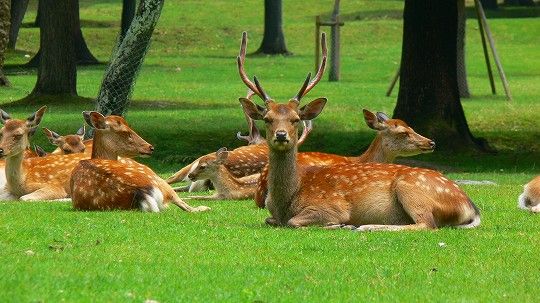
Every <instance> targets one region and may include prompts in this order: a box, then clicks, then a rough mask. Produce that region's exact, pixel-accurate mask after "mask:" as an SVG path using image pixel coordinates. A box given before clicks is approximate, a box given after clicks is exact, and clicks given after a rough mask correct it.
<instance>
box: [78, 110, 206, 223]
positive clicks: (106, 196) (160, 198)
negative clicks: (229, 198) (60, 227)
mask: <svg viewBox="0 0 540 303" xmlns="http://www.w3.org/2000/svg"><path fill="white" fill-rule="evenodd" d="M84 115H85V119H86V120H87V122H88V123H89V124H90V125H92V126H93V127H94V128H95V131H94V141H93V142H94V143H93V147H92V158H91V159H89V160H85V161H81V162H80V163H79V164H78V165H77V167H75V169H74V170H73V173H72V175H71V181H70V189H71V193H72V201H73V207H74V208H75V209H79V210H110V209H141V210H146V211H160V210H162V209H163V208H165V207H166V204H167V203H168V202H173V203H174V204H175V205H177V206H179V207H180V208H182V209H183V210H185V211H190V212H195V211H205V210H208V209H209V208H208V207H205V206H199V207H191V206H189V205H188V204H187V203H185V202H184V201H183V200H182V199H180V197H178V195H177V194H176V193H175V192H174V191H173V189H172V188H171V187H170V186H169V185H168V184H167V183H166V182H165V181H163V180H162V179H161V178H160V177H159V176H158V175H157V174H156V173H154V172H153V171H152V170H151V169H150V168H149V167H147V166H145V165H143V164H140V163H137V162H135V161H128V162H126V161H122V160H120V161H119V160H118V157H119V156H124V157H132V156H136V155H149V154H151V153H152V152H153V147H152V146H151V145H150V144H148V143H147V142H146V141H145V140H144V139H142V138H141V137H140V136H139V135H138V134H137V133H136V132H135V131H133V130H132V129H131V128H130V127H129V126H128V124H127V123H126V122H125V120H124V119H123V118H122V117H118V116H108V117H103V116H102V115H101V114H99V113H97V112H86V113H84Z"/></svg>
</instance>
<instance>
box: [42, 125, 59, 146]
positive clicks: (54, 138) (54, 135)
mask: <svg viewBox="0 0 540 303" xmlns="http://www.w3.org/2000/svg"><path fill="white" fill-rule="evenodd" d="M43 133H45V136H47V138H49V141H50V142H51V143H52V144H55V145H56V143H57V141H58V138H60V135H59V134H57V133H55V132H53V131H52V130H50V129H48V128H46V127H44V128H43Z"/></svg>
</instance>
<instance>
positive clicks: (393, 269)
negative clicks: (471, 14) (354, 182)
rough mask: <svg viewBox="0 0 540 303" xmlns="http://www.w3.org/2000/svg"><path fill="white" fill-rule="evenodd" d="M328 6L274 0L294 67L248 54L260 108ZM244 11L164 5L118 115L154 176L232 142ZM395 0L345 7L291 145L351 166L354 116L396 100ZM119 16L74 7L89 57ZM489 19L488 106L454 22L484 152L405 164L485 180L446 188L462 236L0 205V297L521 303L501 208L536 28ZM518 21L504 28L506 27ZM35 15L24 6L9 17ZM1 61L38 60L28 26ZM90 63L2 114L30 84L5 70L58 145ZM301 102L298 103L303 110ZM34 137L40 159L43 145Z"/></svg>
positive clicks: (300, 57) (525, 117) (537, 140)
mask: <svg viewBox="0 0 540 303" xmlns="http://www.w3.org/2000/svg"><path fill="white" fill-rule="evenodd" d="M332 2H333V1H328V0H325V1H323V0H317V1H310V5H306V4H305V3H304V2H302V1H284V23H285V34H286V39H287V44H288V47H289V50H290V51H292V52H293V53H294V56H288V57H248V59H247V62H246V69H247V71H248V73H249V74H250V75H254V74H256V75H258V76H259V78H260V79H261V81H262V83H263V85H264V87H265V88H266V89H267V90H268V91H269V93H270V94H271V95H272V96H273V97H274V98H276V99H278V100H285V99H287V98H290V97H291V96H293V95H294V94H295V93H296V91H297V90H298V88H299V87H300V85H301V81H302V80H303V78H304V77H305V74H306V73H307V72H308V71H311V70H312V69H313V64H314V63H313V43H314V42H313V40H314V39H313V16H315V15H317V14H328V13H329V12H330V10H331V7H332ZM262 6H263V4H262V2H261V1H255V0H250V1H247V0H243V1H179V0H171V1H167V2H166V4H165V8H164V11H163V13H162V16H161V19H160V22H159V24H158V28H157V29H156V33H155V35H154V39H153V44H152V46H151V48H150V51H149V53H148V56H147V58H146V61H145V66H144V68H143V69H142V71H141V73H140V76H139V79H138V81H137V85H136V87H135V91H134V94H133V103H132V105H131V107H130V111H129V113H128V115H127V119H128V121H130V123H131V125H132V126H133V127H134V128H135V129H136V130H137V131H138V132H139V133H140V134H141V135H142V136H143V137H144V138H146V139H147V140H148V141H149V142H151V143H153V144H154V145H155V146H156V152H155V155H154V156H153V157H152V158H151V159H144V162H145V163H148V164H149V165H150V166H151V167H152V168H154V169H155V170H156V171H157V172H159V173H160V174H161V175H163V176H168V175H170V174H171V173H172V172H174V171H175V170H177V169H178V168H180V167H181V166H182V165H183V164H185V163H186V162H188V161H191V160H192V159H194V158H196V157H197V156H199V155H201V154H204V153H208V152H211V151H215V150H217V149H218V148H220V147H222V146H226V147H228V148H234V147H236V146H240V145H241V144H242V142H239V141H238V140H236V138H235V133H236V132H237V131H238V130H245V129H246V127H245V120H244V118H243V115H242V112H241V110H240V107H239V104H238V101H237V98H238V97H240V96H243V95H244V94H245V88H244V85H243V84H242V83H241V81H240V80H239V79H238V76H237V71H236V65H235V56H236V54H237V52H238V46H239V40H240V36H241V32H242V31H244V30H247V31H248V32H249V37H250V42H249V44H248V49H249V50H250V51H254V50H255V49H256V48H257V47H258V46H259V43H260V41H261V38H262V37H261V35H262V31H263V28H262V18H263V17H262V14H263V10H262ZM402 6H403V1H390V0H385V1H345V2H343V3H342V12H343V14H344V15H345V17H346V18H345V22H346V25H345V27H343V32H342V36H343V49H342V55H343V58H342V64H343V65H342V78H343V80H342V81H341V82H339V83H329V82H326V81H323V82H321V83H320V84H319V85H318V87H317V88H315V89H314V90H313V91H312V92H311V93H310V95H309V97H311V98H315V97H318V96H326V97H328V99H329V103H328V105H327V107H326V109H325V110H324V112H323V114H322V115H321V116H320V117H319V118H318V119H317V120H316V121H315V129H314V131H313V133H312V135H311V136H310V138H309V140H308V141H307V142H306V144H305V146H304V147H303V149H304V150H320V151H326V152H333V153H339V154H358V153H360V152H361V151H362V150H363V149H364V148H365V147H366V146H367V145H368V144H369V142H370V140H371V139H372V138H373V136H374V134H373V132H372V131H371V130H369V129H368V128H367V127H365V123H364V122H363V119H362V116H361V109H362V108H369V109H372V110H377V111H386V112H387V113H389V114H391V113H392V110H393V107H394V105H395V99H396V93H397V90H395V91H394V94H393V96H392V97H390V98H387V97H384V92H385V90H386V88H387V86H388V84H389V80H390V78H391V76H392V75H393V74H394V72H395V69H396V68H397V65H398V62H399V58H400V51H401V26H402V20H401V19H400V11H401V9H402ZM120 10H121V7H120V4H119V3H118V2H114V1H87V0H84V1H81V18H82V19H83V25H84V28H83V32H84V34H85V37H86V39H87V42H88V44H89V46H90V49H91V50H92V52H93V53H94V54H95V55H96V56H97V57H98V58H99V59H100V60H101V61H104V62H105V61H107V60H108V58H109V56H110V53H111V49H112V45H113V43H114V40H115V38H116V33H117V31H118V25H119V21H118V19H119V16H120ZM528 10H532V13H530V12H529V13H523V11H518V12H517V13H516V10H515V9H511V10H510V9H506V10H505V9H504V8H503V9H502V10H501V12H498V13H497V14H496V15H494V17H496V18H492V19H490V20H489V23H490V25H491V29H492V32H493V34H494V36H495V39H496V44H497V47H498V51H499V54H500V56H501V59H502V62H503V65H504V68H505V71H506V73H507V77H508V79H509V82H510V86H511V89H512V93H513V97H514V102H512V103H508V102H506V101H505V98H504V97H503V95H501V93H502V91H503V90H502V87H501V86H500V85H499V83H497V85H498V87H497V88H498V92H499V95H496V96H492V95H491V94H490V88H489V83H488V80H487V77H486V71H485V66H484V59H483V55H482V50H481V45H480V39H479V36H478V28H477V23H476V20H475V19H469V20H468V23H467V25H468V28H467V34H468V36H467V43H468V47H467V64H468V72H469V84H470V87H471V91H472V93H473V98H471V99H468V100H464V101H463V105H464V108H465V112H466V115H467V119H468V122H469V125H470V127H471V130H472V132H473V133H474V134H475V135H478V136H482V137H485V138H486V139H487V140H488V141H489V142H490V143H491V144H492V145H493V146H494V147H496V148H497V149H498V150H499V152H498V153H497V154H496V155H487V154H476V153H469V154H459V155H456V154H450V153H448V152H445V151H444V150H438V151H436V152H435V153H434V154H431V155H424V156H420V157H415V159H417V160H421V161H428V162H430V163H434V164H436V165H439V166H440V167H442V168H443V169H445V170H446V171H448V172H449V176H450V177H451V178H454V179H471V180H491V181H494V182H496V183H497V185H496V186H471V185H468V186H464V189H465V191H466V192H467V193H468V194H469V195H470V196H471V198H472V199H473V201H475V203H476V204H477V205H478V206H479V207H480V209H481V210H482V213H483V218H482V220H483V222H482V225H481V227H480V228H478V229H474V230H453V229H443V230H439V231H433V232H403V233H367V234H360V233H353V232H349V231H345V230H341V231H340V230H338V231H327V230H322V229H319V228H308V229H301V230H292V229H285V228H281V229H276V228H270V227H267V226H265V225H264V224H263V221H264V218H265V217H266V216H267V215H268V214H267V211H265V210H258V209H256V208H255V207H254V205H253V202H252V201H243V202H240V201H217V202H208V203H203V202H202V201H193V200H190V202H189V203H192V204H194V205H201V204H205V205H208V206H211V207H212V211H211V212H208V213H199V214H187V213H184V212H181V211H180V210H179V209H177V208H175V207H174V206H173V207H171V209H169V210H168V211H166V212H164V213H161V214H143V213H138V212H106V213H95V212H75V211H73V210H72V209H71V206H70V204H69V203H59V202H56V203H53V202H39V203H37V202H36V203H21V202H0V260H2V262H1V265H0V301H2V302H36V301H40V302H41V301H44V302H57V301H70V302H71V301H83V302H90V301H91V302H96V301H97V302H101V301H107V302H117V301H134V302H142V301H144V300H147V299H153V300H157V301H160V302H170V301H234V302H237V301H241V302H246V301H249V302H275V301H295V302H299V301H323V302H329V301H332V302H343V301H368V300H369V301H394V302H395V301H426V300H430V301H482V302H492V301H520V302H523V301H535V299H536V297H537V296H536V292H535V285H536V284H537V281H538V280H539V279H540V265H538V264H540V262H539V261H540V257H538V253H537V251H539V249H540V244H539V241H538V240H537V239H538V238H539V236H540V232H539V231H538V230H539V229H538V226H539V224H540V217H538V216H535V215H531V214H528V213H525V212H522V211H518V210H517V208H516V204H517V196H518V195H519V194H520V192H521V189H522V185H523V184H524V183H526V182H527V181H528V180H530V179H531V178H532V177H533V176H535V175H537V174H538V173H539V171H540V168H539V166H540V131H539V126H540V123H539V122H538V121H539V120H540V105H539V104H540V103H539V100H540V86H539V85H538V83H540V60H539V56H538V50H539V48H538V45H540V44H539V42H540V39H539V37H540V19H539V18H538V10H537V9H528ZM531 15H532V16H533V17H534V16H536V17H534V18H515V17H516V16H531ZM34 17H35V3H34V2H32V3H31V11H30V12H29V13H28V14H27V16H26V18H25V22H27V23H30V22H31V21H33V19H34ZM17 46H18V47H17V50H16V51H15V52H11V53H10V54H9V55H8V61H7V63H8V64H11V65H15V64H20V63H24V62H25V61H26V60H28V58H26V57H25V55H27V54H29V55H33V53H35V52H36V51H37V48H38V30H37V29H34V28H29V27H25V28H23V29H22V30H21V33H20V39H19V41H18V44H17ZM104 67H105V66H104V65H102V66H94V67H81V68H79V73H78V92H79V95H80V96H82V97H85V98H81V99H58V98H56V99H47V100H37V101H33V102H32V103H31V104H20V103H15V104H11V103H10V102H11V101H15V100H18V99H21V98H23V97H25V96H26V95H27V94H28V92H29V91H31V90H32V88H33V85H34V83H35V79H36V74H35V71H32V70H30V71H29V70H25V69H22V68H20V67H15V66H8V68H7V73H8V76H9V78H10V80H11V81H12V83H13V87H12V88H9V89H2V90H0V100H2V101H1V102H2V109H4V110H6V111H7V112H9V113H11V114H12V115H13V116H15V117H26V116H27V115H29V114H30V113H31V112H33V111H34V110H35V109H37V108H38V107H39V105H41V104H48V105H49V111H48V113H47V114H46V116H45V118H44V120H43V122H42V126H46V127H49V128H51V129H53V130H55V131H57V132H59V133H61V134H64V133H69V132H75V131H76V130H77V129H78V127H80V125H81V124H82V119H81V115H80V112H81V111H82V110H88V109H92V108H93V103H92V101H91V100H90V99H89V98H94V97H95V96H96V95H97V90H98V88H99V84H100V81H101V78H102V76H103V69H104ZM306 99H309V98H306ZM34 142H35V143H38V144H40V145H42V146H44V147H46V148H47V149H52V147H51V146H49V145H47V143H46V139H45V137H44V136H43V135H41V134H38V135H37V136H35V138H34Z"/></svg>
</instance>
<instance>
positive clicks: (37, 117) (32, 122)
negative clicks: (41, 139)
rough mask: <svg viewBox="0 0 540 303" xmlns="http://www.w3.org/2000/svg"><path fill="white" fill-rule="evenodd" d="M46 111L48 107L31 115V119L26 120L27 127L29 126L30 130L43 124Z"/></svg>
mask: <svg viewBox="0 0 540 303" xmlns="http://www.w3.org/2000/svg"><path fill="white" fill-rule="evenodd" d="M46 110H47V106H42V107H41V108H40V109H38V110H37V111H36V112H35V113H33V114H32V115H30V117H28V118H27V119H26V126H28V127H29V128H36V127H37V126H38V125H39V123H40V122H41V119H42V118H43V115H44V114H45V111H46ZM34 131H35V130H34Z"/></svg>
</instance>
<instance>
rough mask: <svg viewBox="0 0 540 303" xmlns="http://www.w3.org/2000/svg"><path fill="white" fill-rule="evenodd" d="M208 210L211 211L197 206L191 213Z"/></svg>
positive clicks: (205, 207) (206, 207) (208, 208)
mask: <svg viewBox="0 0 540 303" xmlns="http://www.w3.org/2000/svg"><path fill="white" fill-rule="evenodd" d="M209 210H211V208H210V207H208V206H197V207H195V209H194V210H193V212H202V211H209Z"/></svg>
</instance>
